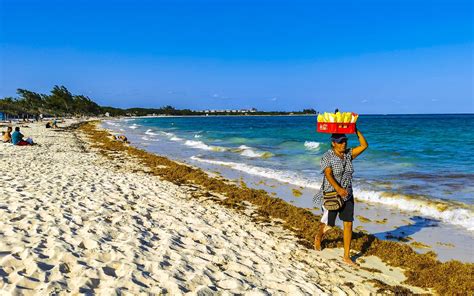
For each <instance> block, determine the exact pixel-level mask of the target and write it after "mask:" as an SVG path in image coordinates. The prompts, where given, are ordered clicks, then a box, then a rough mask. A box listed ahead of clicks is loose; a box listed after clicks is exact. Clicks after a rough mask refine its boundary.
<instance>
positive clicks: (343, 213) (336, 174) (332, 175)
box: [314, 130, 369, 266]
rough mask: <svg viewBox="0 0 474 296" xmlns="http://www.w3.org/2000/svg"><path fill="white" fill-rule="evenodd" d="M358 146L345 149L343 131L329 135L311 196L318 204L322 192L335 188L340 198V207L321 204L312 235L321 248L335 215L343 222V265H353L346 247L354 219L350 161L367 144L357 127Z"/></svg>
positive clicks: (321, 197) (349, 244)
mask: <svg viewBox="0 0 474 296" xmlns="http://www.w3.org/2000/svg"><path fill="white" fill-rule="evenodd" d="M356 133H357V137H358V138H359V143H360V145H359V146H357V147H355V148H349V149H347V137H346V135H344V134H332V135H331V146H332V148H331V149H330V150H329V151H327V152H326V153H324V155H323V157H322V158H321V171H322V172H323V173H324V176H323V182H322V185H321V190H319V191H318V192H317V193H316V195H315V198H314V201H315V203H318V204H321V202H322V201H323V199H324V197H323V192H324V193H328V192H334V191H336V192H337V194H338V195H339V196H341V197H342V198H343V200H344V204H343V205H342V207H341V208H340V209H338V210H335V211H328V210H327V209H325V208H324V206H323V207H322V210H323V216H322V218H321V223H320V226H319V229H318V232H317V233H316V236H315V238H314V248H315V249H316V250H318V251H320V250H321V242H322V240H323V236H324V234H325V233H326V232H327V231H328V230H330V229H331V227H333V226H334V225H335V223H336V217H337V215H338V214H339V219H341V220H342V221H343V225H344V257H343V260H344V262H346V263H347V264H350V265H353V266H357V264H356V263H355V262H354V261H352V259H351V257H350V247H351V240H352V222H353V221H354V196H353V195H352V173H353V172H354V170H353V167H352V160H353V159H355V158H356V157H357V156H359V155H360V154H361V153H362V152H363V151H364V150H365V149H367V147H369V145H368V143H367V141H366V140H365V138H364V136H363V135H362V133H361V132H360V131H359V130H356Z"/></svg>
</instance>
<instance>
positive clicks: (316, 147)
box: [304, 141, 321, 150]
mask: <svg viewBox="0 0 474 296" xmlns="http://www.w3.org/2000/svg"><path fill="white" fill-rule="evenodd" d="M320 145H321V143H319V142H311V141H306V142H304V146H305V147H306V149H308V150H319V148H320Z"/></svg>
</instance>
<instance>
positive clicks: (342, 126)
mask: <svg viewBox="0 0 474 296" xmlns="http://www.w3.org/2000/svg"><path fill="white" fill-rule="evenodd" d="M317 132H318V133H328V134H355V132H356V124H355V123H337V122H318V123H317Z"/></svg>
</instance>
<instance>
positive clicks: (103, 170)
mask: <svg viewBox="0 0 474 296" xmlns="http://www.w3.org/2000/svg"><path fill="white" fill-rule="evenodd" d="M89 126H90V124H89ZM24 133H25V135H27V136H33V138H34V139H36V141H37V142H38V143H40V145H38V146H32V147H14V146H11V145H10V146H2V147H1V150H0V151H1V156H2V158H6V159H10V160H12V161H13V162H14V163H17V164H18V165H25V166H26V165H30V166H33V167H32V168H31V171H30V172H25V173H20V174H16V173H15V172H11V170H9V169H6V167H5V168H4V171H6V173H5V174H4V175H2V177H1V178H2V181H4V182H6V184H10V187H8V188H7V187H5V188H2V189H0V190H1V191H2V193H3V194H2V195H3V196H7V197H8V198H7V200H4V201H2V202H1V205H0V211H2V215H0V217H1V218H0V224H1V225H2V228H1V229H2V232H1V237H2V240H0V242H1V244H0V254H1V255H0V267H1V268H2V270H3V273H5V274H6V275H3V282H0V283H2V284H0V289H2V290H5V291H10V292H12V293H13V292H14V291H17V292H18V291H22V290H21V288H18V286H21V287H26V291H27V290H28V289H31V290H33V291H54V289H66V290H67V291H71V292H73V291H80V289H81V288H82V289H83V291H93V292H107V291H108V292H113V291H117V289H123V290H122V291H129V292H131V291H135V292H138V291H148V292H152V291H153V292H157V293H166V292H167V293H172V291H175V292H176V293H177V294H185V293H187V292H193V291H194V292H197V291H201V292H205V291H211V292H212V291H229V292H241V293H250V292H252V293H254V294H259V293H260V294H262V295H263V294H265V291H268V292H270V291H273V292H278V291H280V292H284V293H291V294H296V293H305V292H306V293H313V294H314V293H316V294H323V293H330V294H332V293H339V292H340V291H343V292H345V293H349V294H354V293H355V294H369V293H377V292H378V293H384V292H385V293H389V292H390V291H391V292H392V293H395V291H399V292H401V291H404V292H405V293H407V291H409V290H406V289H411V292H410V293H427V291H426V290H421V289H417V288H413V287H409V286H407V285H406V284H404V283H402V281H403V280H404V276H403V273H402V271H401V270H400V269H399V268H397V267H389V266H387V265H386V264H383V263H381V261H380V259H378V258H376V257H374V256H368V255H369V253H370V252H367V253H366V254H365V255H364V257H360V259H359V260H360V262H361V263H362V266H363V267H362V268H360V269H358V270H352V269H348V267H347V266H345V265H344V264H342V263H341V262H340V261H339V260H338V259H337V258H338V256H340V251H341V250H340V249H331V248H328V249H325V250H324V251H323V252H316V251H314V250H312V249H308V248H305V247H303V245H304V244H305V241H306V243H307V235H308V234H309V235H311V234H310V233H311V232H313V231H311V229H312V228H313V227H315V226H316V225H313V224H314V223H315V222H316V221H315V219H316V216H314V215H313V214H311V213H310V212H309V211H305V210H301V211H300V210H298V209H295V207H293V208H292V206H291V205H289V204H287V205H285V203H284V202H282V201H281V200H280V201H279V200H277V199H272V198H270V199H269V196H268V195H265V194H264V193H263V192H262V191H258V190H253V189H249V188H246V186H243V187H238V186H236V185H233V184H227V185H226V183H225V181H223V180H224V179H223V180H218V179H215V178H211V177H209V176H208V175H207V174H206V173H204V172H202V171H201V170H199V169H196V168H191V167H189V166H185V165H183V164H178V163H176V162H174V161H170V160H168V159H166V158H164V157H159V156H156V155H152V154H150V153H147V152H144V151H140V150H139V149H137V148H133V147H130V146H127V145H124V144H123V143H121V142H117V141H113V140H112V139H111V137H109V134H107V133H106V132H105V131H103V130H96V129H92V128H89V127H87V126H82V127H81V128H80V129H79V130H45V129H43V128H42V127H40V126H38V127H36V126H34V124H32V127H30V128H25V130H24ZM88 137H90V138H89V139H88ZM3 145H9V144H3ZM19 149H22V150H19ZM28 149H29V150H28ZM4 165H7V166H8V164H7V163H6V162H4ZM191 181H192V182H191ZM211 189H212V190H211ZM229 189H232V190H230V191H226V190H229ZM242 197H247V199H245V198H244V199H242ZM250 200H251V201H255V202H256V203H254V204H253V205H252V204H251V203H250V202H249V201H250ZM20 201H23V204H19V202H20ZM85 201H87V202H86V203H84V202H85ZM261 203H267V204H268V206H269V207H268V208H266V207H263V206H262V204H261ZM36 207H39V209H40V210H39V211H38V210H37V209H35V208H36ZM269 208H274V210H277V212H278V211H279V212H280V213H281V214H285V211H286V210H288V209H291V211H294V213H295V214H297V216H298V217H300V218H303V219H304V220H305V223H303V224H300V222H301V221H285V220H283V222H282V219H277V218H278V217H277V216H275V215H274V214H275V212H268V209H269ZM18 214H20V215H18ZM22 216H24V217H22ZM270 216H272V217H273V218H270ZM198 217H199V218H198ZM25 218H27V219H25ZM196 218H198V219H196ZM202 221H204V222H205V223H204V224H203V223H202ZM229 222H230V223H229ZM298 225H299V226H298ZM296 226H298V227H300V228H308V229H306V231H303V229H297V228H295V227H296ZM306 226H308V227H306ZM4 229H5V230H4ZM46 229H47V231H46ZM39 230H41V231H39ZM308 230H309V233H308V232H307V231H308ZM91 231H92V232H91ZM101 236H102V239H101ZM211 238H212V239H211ZM359 239H360V237H359ZM122 240H125V241H126V243H120V242H121V241H122ZM338 244H340V242H338V238H337V237H335V238H334V241H333V242H332V243H329V244H328V245H327V247H330V246H336V245H338ZM355 244H356V245H357V244H358V243H355ZM43 245H44V246H46V249H45V247H41V246H43ZM372 245H373V242H372ZM114 246H115V247H117V248H118V249H115V250H116V251H113V252H112V251H111V250H113V248H112V249H110V247H114ZM387 246H394V247H396V246H398V245H397V244H389V245H384V244H382V245H380V246H379V247H381V248H386V247H387ZM402 249H403V250H404V251H405V252H406V251H408V249H406V248H404V247H402ZM47 250H50V251H47ZM117 250H118V251H117ZM257 251H258V252H257ZM372 251H373V252H374V253H377V252H376V250H372ZM254 252H257V253H254ZM213 253H214V254H213ZM408 253H409V254H405V255H406V256H407V257H405V259H410V256H411V255H413V253H411V252H408ZM107 254H109V255H107ZM40 255H41V256H40ZM164 255H166V256H165V257H164ZM104 256H105V257H104ZM107 256H108V257H107ZM239 256H240V257H239ZM414 256H422V255H414ZM428 257H429V256H422V257H417V258H418V259H420V258H423V262H425V263H430V262H431V263H433V261H430V260H429V258H428ZM134 258H136V259H134ZM218 258H220V259H219V260H220V261H219V260H218V261H217V262H215V261H213V260H217V259H218ZM252 258H253V259H258V260H260V261H259V262H260V263H259V264H257V265H255V264H252V262H251V261H248V260H251V259H252ZM156 259H161V262H160V261H159V260H158V261H157V260H156ZM163 260H164V261H163ZM222 260H224V261H222ZM79 261H81V262H84V263H85V265H83V264H79V263H78V262H79ZM362 261H365V262H362ZM163 262H167V263H166V264H165V263H163ZM392 265H394V264H393V262H392ZM395 265H396V263H395ZM167 266H169V267H171V269H170V268H167ZM202 266H205V267H206V269H202V268H201V267H202ZM259 266H260V267H259ZM262 266H263V267H264V266H268V267H269V268H270V269H269V270H268V271H265V268H266V267H265V268H264V269H261V267H262ZM442 266H444V268H445V267H446V266H450V267H451V269H454V270H455V271H456V273H454V274H450V271H451V270H449V269H448V271H444V277H446V278H449V279H450V280H451V281H452V282H453V284H454V285H455V287H456V289H457V290H454V288H453V287H454V286H451V285H447V284H446V283H445V282H443V281H441V282H440V283H441V285H444V286H445V287H442V286H439V285H438V286H436V283H434V282H431V281H428V280H427V279H422V280H421V281H419V282H417V283H414V284H421V286H423V285H424V287H435V288H437V291H438V292H439V293H442V292H443V291H444V292H446V291H451V292H454V291H463V290H462V289H463V287H464V289H472V286H469V281H468V280H469V279H468V278H467V279H466V278H465V277H463V276H466V275H469V274H472V270H473V267H472V265H468V264H457V263H449V265H445V264H441V265H440V264H435V265H432V267H433V268H434V269H435V270H434V271H433V272H432V273H434V275H435V276H436V274H437V272H436V269H438V268H441V267H442ZM280 268H282V269H280ZM23 270H25V271H23ZM375 270H378V271H375ZM407 271H408V274H407V275H408V278H409V282H411V281H412V280H410V273H411V272H413V271H410V270H407ZM414 271H415V272H418V270H416V269H415V270H414ZM469 272H470V273H469ZM418 276H420V277H423V273H420V274H418ZM183 278H184V281H183ZM364 278H367V279H368V280H369V281H368V282H367V281H366V280H365V279H364ZM33 279H35V280H33ZM180 279H181V280H180ZM285 279H286V280H291V283H292V284H288V283H286V284H282V283H283V282H285ZM344 279H345V280H344ZM435 280H439V279H436V278H435ZM282 281H283V282H282ZM137 282H138V283H140V284H138V283H137ZM153 283H154V284H153ZM191 283H192V285H191ZM252 283H253V284H252ZM272 283H273V284H272ZM349 283H350V285H349ZM382 283H384V284H382ZM423 283H425V284H423ZM466 285H468V286H466ZM251 287H254V288H253V289H252V288H251ZM153 288H156V289H154V290H153ZM214 289H215V290H214ZM397 289H398V290H397ZM403 289H405V290H403ZM443 289H444V290H443ZM467 291H469V290H467ZM23 292H25V290H23ZM270 293H271V292H270Z"/></svg>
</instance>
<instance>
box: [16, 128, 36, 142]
mask: <svg viewBox="0 0 474 296" xmlns="http://www.w3.org/2000/svg"><path fill="white" fill-rule="evenodd" d="M12 144H13V145H17V146H27V145H33V144H34V143H33V140H32V139H31V138H28V139H26V140H23V134H22V133H20V127H19V126H17V127H15V131H14V132H13V134H12Z"/></svg>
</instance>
